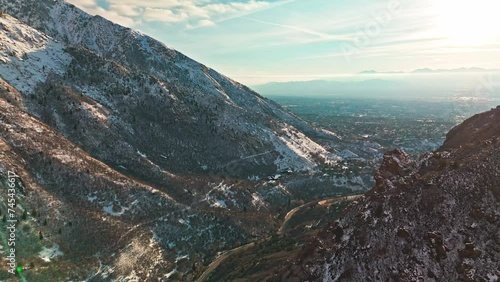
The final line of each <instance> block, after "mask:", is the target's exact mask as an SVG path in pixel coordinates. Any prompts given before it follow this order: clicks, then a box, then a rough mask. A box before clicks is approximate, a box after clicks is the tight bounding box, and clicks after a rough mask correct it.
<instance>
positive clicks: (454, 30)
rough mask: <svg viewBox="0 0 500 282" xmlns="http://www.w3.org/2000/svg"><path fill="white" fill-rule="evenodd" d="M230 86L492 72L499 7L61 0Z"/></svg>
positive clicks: (498, 45)
mask: <svg viewBox="0 0 500 282" xmlns="http://www.w3.org/2000/svg"><path fill="white" fill-rule="evenodd" d="M68 1H69V2H71V3H73V4H75V5H77V6H79V7H81V8H83V9H84V10H85V11H87V12H89V13H91V14H100V15H102V16H104V17H106V18H108V19H110V20H112V21H115V22H117V23H120V24H122V25H125V26H129V27H132V28H135V29H138V30H140V31H142V32H144V33H147V34H149V35H151V36H153V37H155V38H156V39H159V40H161V41H163V42H164V43H166V44H167V45H168V46H170V47H172V48H175V49H177V50H179V51H181V52H183V53H185V54H186V55H188V56H190V57H192V58H193V59H195V60H198V61H200V62H201V63H203V64H206V65H208V66H210V67H212V68H214V69H216V70H218V71H220V72H222V73H224V74H226V75H228V76H230V77H232V78H234V79H236V80H238V81H241V82H243V83H247V84H258V83H263V82H268V81H288V80H311V79H318V78H330V77H331V78H334V77H336V76H342V75H343V74H353V73H358V72H360V71H363V70H370V69H374V70H378V71H409V70H413V69H418V68H424V67H429V68H459V67H473V66H474V67H484V68H500V28H498V27H499V26H500V17H499V16H498V15H497V14H498V12H499V11H500V1H498V0H474V1H470V0H458V1H457V0H432V1H431V0H349V1H344V0H342V1H341V0H267V1H266V0H191V1H189V0H68Z"/></svg>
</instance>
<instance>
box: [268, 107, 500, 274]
mask: <svg viewBox="0 0 500 282" xmlns="http://www.w3.org/2000/svg"><path fill="white" fill-rule="evenodd" d="M499 113H500V109H499V108H497V109H494V110H491V111H489V112H486V113H483V114H480V115H477V116H474V117H472V118H470V119H469V120H467V121H465V122H464V123H463V124H461V125H459V126H457V127H456V128H454V129H453V130H452V131H451V132H450V133H449V134H448V139H447V140H446V142H445V144H444V146H443V147H442V148H441V149H440V150H439V151H437V152H434V153H428V154H425V155H423V156H422V157H420V158H419V159H418V160H411V159H410V158H409V156H408V155H407V154H406V153H405V152H403V151H401V150H395V151H392V152H388V153H386V155H385V156H384V160H383V163H382V165H381V167H380V169H379V171H378V172H377V174H376V176H375V179H376V185H375V187H373V188H372V189H371V191H369V192H368V193H367V194H366V196H365V198H364V199H363V200H361V201H360V202H359V203H356V204H353V205H351V206H350V207H349V208H347V209H346V211H345V212H344V214H343V215H342V216H341V217H340V218H339V220H337V221H336V222H333V223H332V224H330V226H329V227H327V228H325V229H324V230H322V231H321V232H319V234H318V236H317V237H315V238H314V239H313V240H311V241H310V242H309V243H308V244H306V245H305V246H304V247H303V249H302V252H301V254H300V255H298V257H297V259H296V260H295V264H294V265H293V266H289V267H288V268H287V270H286V271H283V272H282V273H281V274H280V276H277V277H275V279H276V280H282V281H303V279H306V278H307V279H308V280H309V281H416V280H419V279H423V280H424V281H498V277H499V276H500V269H499V268H498V262H499V261H500V237H499V234H500V224H499V222H500V213H499V211H500V188H499V187H500V146H499V145H500V130H499V128H498V124H500V115H499ZM307 279H306V280H307Z"/></svg>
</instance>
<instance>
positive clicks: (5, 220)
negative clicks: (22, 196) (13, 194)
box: [2, 214, 7, 222]
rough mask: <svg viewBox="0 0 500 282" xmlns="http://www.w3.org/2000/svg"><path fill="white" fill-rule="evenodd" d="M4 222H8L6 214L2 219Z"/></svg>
mask: <svg viewBox="0 0 500 282" xmlns="http://www.w3.org/2000/svg"><path fill="white" fill-rule="evenodd" d="M2 221H3V222H7V217H6V216H5V214H4V215H3V217H2Z"/></svg>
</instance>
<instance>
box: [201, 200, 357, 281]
mask: <svg viewBox="0 0 500 282" xmlns="http://www.w3.org/2000/svg"><path fill="white" fill-rule="evenodd" d="M361 197H363V195H349V196H342V197H335V198H329V199H324V200H314V201H311V202H308V203H305V204H303V205H301V206H298V207H296V208H294V209H292V210H291V211H289V212H288V213H287V214H286V216H285V218H284V219H283V223H282V224H281V227H280V229H279V230H278V232H276V234H277V235H281V234H283V232H284V231H285V229H286V225H287V223H288V222H289V221H290V220H291V219H292V218H293V216H294V215H295V214H296V213H297V212H298V211H300V210H301V209H304V208H307V207H310V206H313V205H316V204H320V205H322V206H324V205H331V204H334V203H337V202H341V201H353V200H356V199H359V198H361ZM269 238H270V237H267V238H264V239H262V240H260V241H257V242H265V241H267V240H269ZM255 244H256V242H252V243H249V244H246V245H243V246H239V247H237V248H234V249H232V250H229V251H226V252H224V253H222V254H221V255H220V256H219V257H217V258H216V259H215V260H214V261H213V262H212V263H210V265H209V266H208V268H207V269H206V270H205V271H204V272H203V273H202V274H201V276H200V277H199V278H198V279H197V280H196V282H204V281H205V280H206V279H207V278H208V276H210V274H211V273H212V272H213V271H214V270H215V269H216V268H217V267H218V266H219V265H220V264H221V263H222V262H224V261H225V260H226V259H227V258H229V257H230V256H232V255H234V254H236V253H240V252H244V251H247V250H248V249H250V248H252V247H253V246H255Z"/></svg>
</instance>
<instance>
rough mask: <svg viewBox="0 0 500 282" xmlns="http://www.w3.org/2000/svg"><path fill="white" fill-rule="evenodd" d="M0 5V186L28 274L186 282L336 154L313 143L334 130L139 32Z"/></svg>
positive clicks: (56, 4)
mask: <svg viewBox="0 0 500 282" xmlns="http://www.w3.org/2000/svg"><path fill="white" fill-rule="evenodd" d="M0 6H1V7H2V10H3V12H4V13H2V16H1V17H0V187H1V191H8V190H7V189H8V187H9V186H10V183H11V179H13V181H14V186H15V193H14V194H13V195H14V196H13V199H15V200H16V205H15V206H14V205H13V206H12V207H10V209H11V211H13V212H14V214H13V216H14V218H17V219H18V220H19V223H18V225H17V229H16V230H17V231H16V232H18V233H17V235H16V236H17V237H16V238H18V239H17V240H18V241H17V245H16V248H17V249H16V252H17V257H16V259H17V263H18V265H22V266H23V267H24V272H23V274H22V275H23V276H24V278H26V280H28V281H66V280H78V281H82V280H83V281H110V280H113V281H114V280H116V281H157V279H160V280H162V281H165V280H167V281H169V280H172V281H178V280H183V281H193V280H194V279H195V278H196V277H198V276H199V275H200V274H201V272H202V271H203V270H204V269H205V268H206V267H207V266H208V265H209V264H210V262H211V261H212V260H214V259H215V258H216V257H217V255H218V253H219V252H221V251H224V250H227V249H231V248H234V247H237V246H240V245H243V244H246V243H249V242H252V241H255V240H258V239H260V238H265V237H267V236H268V235H269V234H270V233H273V232H276V231H277V230H278V229H279V228H280V224H281V217H284V216H285V214H286V212H287V211H288V209H291V207H290V206H291V205H296V203H297V202H300V201H302V200H303V199H304V197H309V196H308V194H311V192H310V191H311V190H312V189H313V188H314V187H307V186H306V185H305V184H304V183H307V182H304V181H302V179H306V181H307V180H308V179H310V178H311V177H312V175H314V174H316V173H321V171H322V169H323V168H325V167H328V168H329V169H332V168H334V167H335V166H336V162H337V161H338V160H340V157H338V156H337V155H335V154H333V153H331V152H329V151H328V150H327V149H325V148H324V147H323V146H322V145H320V144H318V143H317V142H316V141H314V140H317V139H319V138H321V139H331V140H333V141H335V140H336V139H337V137H335V135H334V134H325V133H324V132H323V131H321V130H318V129H316V128H315V127H313V126H311V125H310V124H308V123H306V122H304V121H303V120H301V119H300V118H298V117H296V116H295V115H293V114H292V113H290V112H289V111H288V110H285V109H283V108H282V107H280V106H279V105H278V104H276V103H275V102H273V101H271V100H269V99H266V98H264V97H262V96H260V95H259V94H257V93H256V92H254V91H253V90H251V89H250V88H248V87H246V86H244V85H242V84H240V83H238V82H236V81H233V80H231V79H229V78H227V77H225V76H224V75H222V74H219V73H218V72H216V71H215V70H213V69H210V68H209V67H207V66H204V65H202V64H200V63H198V62H196V61H193V60H192V59H190V58H188V57H186V56H185V55H183V54H182V53H180V52H178V51H176V50H173V49H171V48H168V47H167V46H165V45H164V44H163V43H160V42H158V41H156V40H154V39H152V38H151V37H148V36H147V35H144V34H141V33H139V32H136V31H134V30H131V29H128V28H124V27H121V26H119V25H116V24H114V23H112V22H110V21H108V20H106V19H104V18H102V17H99V16H90V15H88V14H86V13H84V12H82V11H81V10H79V9H78V8H76V7H74V6H73V5H70V4H68V3H65V2H63V1H58V0H56V1H54V0H41V1H31V0H30V1H28V0H16V1H11V0H8V1H7V0H0ZM313 139H314V140H313ZM13 173H14V174H16V175H17V176H18V177H16V178H11V177H10V175H12V174H13ZM279 173H281V175H279ZM277 174H278V175H277ZM289 183H291V184H293V185H289ZM322 185H324V186H325V187H326V186H328V185H327V183H322ZM318 186H319V185H318ZM328 191H329V193H332V194H335V193H339V192H342V193H346V192H349V190H348V189H347V188H335V187H334V188H332V187H328ZM8 204H9V203H8V201H7V198H6V197H5V198H4V197H3V196H2V200H1V201H0V211H1V214H0V216H6V213H7V210H8V208H9V205H8ZM9 216H10V215H9ZM6 224H7V222H6V221H5V222H0V225H1V227H2V229H3V228H5V227H6V226H5V225H6ZM0 235H1V236H2V237H1V238H2V242H5V240H4V239H5V238H6V237H3V236H4V233H0ZM6 247H7V245H5V244H4V245H2V249H0V252H1V253H2V254H6V250H7V248H6ZM6 267H7V266H6V265H5V264H3V265H2V266H1V267H0V280H2V281H5V280H7V281H9V280H8V279H11V280H12V279H16V278H12V276H11V275H10V274H9V273H8V271H9V270H8V269H7V268H6ZM20 275H21V274H20ZM153 277H154V278H153Z"/></svg>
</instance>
